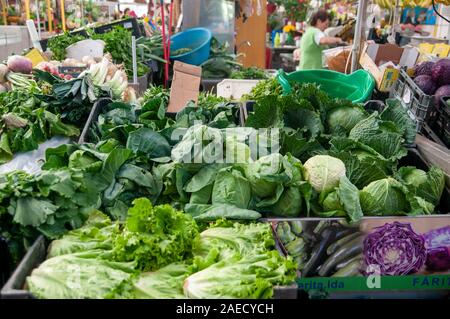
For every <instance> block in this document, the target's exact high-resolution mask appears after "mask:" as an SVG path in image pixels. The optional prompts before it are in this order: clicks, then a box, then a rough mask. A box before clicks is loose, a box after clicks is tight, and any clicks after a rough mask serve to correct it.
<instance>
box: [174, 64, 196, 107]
mask: <svg viewBox="0 0 450 319" xmlns="http://www.w3.org/2000/svg"><path fill="white" fill-rule="evenodd" d="M201 76H202V68H201V67H199V66H195V65H190V64H187V63H182V62H180V61H175V63H174V65H173V81H172V87H171V89H170V102H169V107H168V108H167V112H168V113H178V112H179V111H180V110H182V109H183V108H184V107H185V106H186V103H188V102H189V101H194V102H195V103H196V104H197V101H198V93H199V89H200V81H201Z"/></svg>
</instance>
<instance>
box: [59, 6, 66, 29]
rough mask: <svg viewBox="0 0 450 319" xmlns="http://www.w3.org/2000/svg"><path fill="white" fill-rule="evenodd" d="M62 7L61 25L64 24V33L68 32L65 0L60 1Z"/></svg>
mask: <svg viewBox="0 0 450 319" xmlns="http://www.w3.org/2000/svg"><path fill="white" fill-rule="evenodd" d="M59 3H60V6H61V8H60V9H61V24H62V29H63V31H64V32H66V9H65V6H64V0H60V1H59Z"/></svg>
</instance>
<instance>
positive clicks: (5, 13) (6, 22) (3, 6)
mask: <svg viewBox="0 0 450 319" xmlns="http://www.w3.org/2000/svg"><path fill="white" fill-rule="evenodd" d="M6 6H7V3H6V0H2V15H3V23H4V24H5V25H8V17H7V16H8V14H7V11H6Z"/></svg>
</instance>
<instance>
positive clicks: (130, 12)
mask: <svg viewBox="0 0 450 319" xmlns="http://www.w3.org/2000/svg"><path fill="white" fill-rule="evenodd" d="M123 18H124V19H126V18H137V15H136V12H134V11H133V10H130V8H126V9H125V10H124V11H123Z"/></svg>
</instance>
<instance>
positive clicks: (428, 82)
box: [414, 74, 437, 95]
mask: <svg viewBox="0 0 450 319" xmlns="http://www.w3.org/2000/svg"><path fill="white" fill-rule="evenodd" d="M414 83H416V84H417V86H418V87H419V88H420V89H421V90H422V91H423V93H425V94H426V95H433V94H434V92H435V91H436V89H437V86H436V83H434V81H433V79H432V78H431V76H429V75H425V74H424V75H419V76H416V77H415V78H414Z"/></svg>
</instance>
